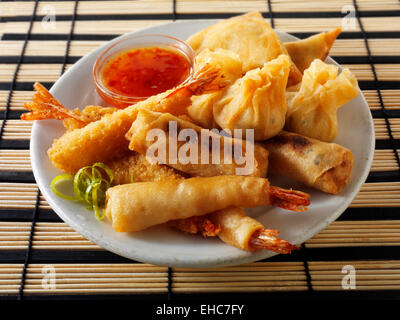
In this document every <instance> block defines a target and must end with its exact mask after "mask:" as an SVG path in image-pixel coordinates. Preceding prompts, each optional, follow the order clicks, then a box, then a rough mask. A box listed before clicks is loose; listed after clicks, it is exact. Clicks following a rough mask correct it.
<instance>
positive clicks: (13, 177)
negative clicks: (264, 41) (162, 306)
mask: <svg viewBox="0 0 400 320" xmlns="http://www.w3.org/2000/svg"><path fill="white" fill-rule="evenodd" d="M0 6H1V7H0V15H1V22H0V35H1V41H0V299H63V298H82V297H85V299H92V298H93V299H95V298H98V297H114V296H115V295H119V296H123V297H125V298H133V299H142V298H144V297H149V296H151V297H159V298H164V299H167V298H169V299H172V300H173V299H179V298H181V297H185V298H188V297H198V296H202V295H203V294H207V297H221V296H222V295H223V297H229V295H235V294H236V293H243V292H246V293H247V295H246V296H248V295H251V296H252V297H257V298H262V297H265V296H266V295H274V296H275V297H277V296H278V297H279V293H280V292H285V294H290V296H291V297H294V298H305V297H310V298H313V297H317V296H318V297H332V296H333V297H341V298H346V297H350V296H352V297H354V296H355V297H357V296H362V297H366V296H370V297H390V298H398V297H400V160H399V155H400V153H399V150H398V149H399V148H400V147H399V146H400V79H399V74H400V55H399V52H400V51H399V49H400V3H399V1H397V0H391V1H379V2H377V1H375V0H349V1H348V0H329V1H316V0H312V1H288V0H271V1H264V0H262V1H258V0H255V1H232V0H229V1H228V0H218V1H206V0H177V1H172V0H158V1H155V0H154V1H151V0H149V1H146V0H139V1H85V0H80V1H78V0H76V1H37V0H36V1H2V2H1V3H0ZM252 10H258V11H261V12H262V13H263V15H264V17H265V18H266V19H268V21H269V22H270V23H271V25H273V27H275V28H276V29H280V30H283V31H286V32H289V33H292V34H294V35H296V36H298V37H300V38H304V37H307V36H309V35H311V34H314V33H317V32H321V31H327V30H329V29H331V28H334V27H337V26H341V25H342V21H343V18H344V17H345V16H346V17H350V18H352V19H353V20H350V22H351V23H352V28H351V29H350V30H344V31H343V33H342V34H341V35H340V37H339V39H338V40H337V41H336V43H335V45H334V47H333V48H332V51H331V56H332V57H333V58H334V59H336V60H337V61H338V62H339V63H341V64H342V65H344V66H347V67H349V68H350V69H351V70H352V71H353V72H354V74H355V75H356V76H357V78H358V79H359V82H360V87H361V89H362V90H363V93H364V95H365V97H366V99H367V101H368V104H369V105H370V108H371V112H372V115H373V117H374V125H375V133H376V150H375V155H374V159H373V165H372V168H371V172H370V174H369V176H368V179H367V181H366V183H365V184H364V186H363V187H362V189H361V191H360V193H359V194H358V195H357V197H356V198H355V199H354V201H353V202H352V204H351V205H350V207H349V208H348V209H347V210H346V211H345V212H344V213H343V215H342V216H341V217H340V218H339V219H338V220H337V221H335V222H334V223H332V224H331V225H330V226H329V227H327V228H326V229H325V230H323V231H322V232H321V233H320V234H318V235H316V236H315V237H313V238H312V239H310V240H308V241H307V242H306V243H305V244H303V246H302V248H301V250H299V251H297V252H295V253H293V254H291V255H278V256H275V257H273V258H271V259H266V260H264V261H260V262H256V263H251V264H246V265H241V266H236V267H226V268H203V269H186V268H166V267H158V266H153V265H148V264H143V263H139V262H136V261H131V260H128V259H125V258H122V257H119V256H117V255H115V254H112V253H110V252H108V251H105V250H104V249H102V248H100V247H98V246H97V245H96V244H93V243H91V242H90V241H88V240H86V239H85V238H84V237H82V236H81V235H79V234H77V233H76V232H75V231H73V230H72V229H71V228H70V227H69V226H68V225H67V224H65V223H64V222H62V221H61V219H60V218H58V216H57V215H56V214H55V213H54V212H53V211H52V210H51V208H50V206H49V205H48V204H47V202H46V200H45V199H44V198H43V197H42V196H41V194H40V192H39V191H38V188H37V185H36V184H35V180H34V178H33V175H32V169H31V165H30V157H29V150H28V149H29V139H30V130H31V125H32V123H31V122H22V121H20V120H19V116H20V114H21V113H22V110H23V103H24V102H25V101H27V100H29V99H30V97H31V96H32V94H33V92H32V85H33V82H34V81H41V82H42V83H44V84H45V85H46V86H47V87H51V85H52V84H53V83H54V82H55V81H56V80H57V79H58V78H59V76H60V75H61V74H62V73H63V72H64V71H65V70H67V69H68V68H69V67H70V66H71V65H72V64H73V63H75V62H76V61H77V60H78V59H79V58H80V57H82V56H83V55H85V54H87V53H88V52H90V51H91V50H93V49H94V48H96V47H97V46H99V45H101V44H103V43H105V42H106V41H108V40H110V39H112V38H114V37H116V36H118V35H120V34H122V33H125V32H131V31H133V30H137V29H140V28H143V27H147V26H153V25H157V24H161V23H167V22H173V21H177V20H190V19H199V18H201V19H215V18H227V17H230V16H233V15H236V14H240V13H244V12H248V11H252ZM52 13H55V14H56V16H55V17H56V20H55V28H52V27H51V26H50V27H49V24H47V27H45V25H44V24H43V19H46V15H49V14H52ZM349 15H350V16H349ZM46 21H47V20H46ZM50 23H51V21H50ZM348 266H350V267H351V268H354V270H355V272H356V283H355V285H356V287H355V288H354V289H352V288H350V289H348V290H346V289H344V287H343V286H342V281H343V277H344V276H345V273H344V272H346V270H348V269H346V268H348ZM343 268H344V269H343ZM51 272H53V273H54V274H55V277H56V278H55V286H52V285H51V284H52V282H51V278H49V279H47V280H48V281H47V280H46V281H47V282H45V283H44V282H43V281H44V279H46V277H47V276H48V275H49V274H51ZM377 293H379V295H377ZM285 297H287V295H286V296H285Z"/></svg>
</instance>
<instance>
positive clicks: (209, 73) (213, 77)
mask: <svg viewBox="0 0 400 320" xmlns="http://www.w3.org/2000/svg"><path fill="white" fill-rule="evenodd" d="M227 85H228V82H227V81H226V80H225V79H224V75H223V74H222V73H221V68H220V67H219V66H218V65H215V66H212V65H210V64H205V65H204V66H203V67H202V68H200V69H199V70H197V71H196V72H195V74H194V75H193V78H192V79H191V80H190V81H189V82H188V83H186V84H184V85H182V86H180V87H178V88H177V89H176V90H173V91H172V92H171V93H170V94H168V95H167V96H166V97H164V99H166V98H169V97H171V96H172V95H175V94H177V93H178V92H179V93H180V94H183V95H186V96H188V97H191V96H197V95H202V94H206V93H211V92H214V91H218V90H221V89H223V88H224V87H226V86H227Z"/></svg>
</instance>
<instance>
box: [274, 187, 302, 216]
mask: <svg viewBox="0 0 400 320" xmlns="http://www.w3.org/2000/svg"><path fill="white" fill-rule="evenodd" d="M269 195H270V203H271V205H273V206H276V207H280V208H283V209H287V210H291V211H297V212H304V211H307V206H309V205H310V199H309V198H310V195H309V194H308V193H305V192H301V191H297V190H287V189H282V188H279V187H275V186H270V187H269Z"/></svg>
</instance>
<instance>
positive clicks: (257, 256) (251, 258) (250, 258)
mask: <svg viewBox="0 0 400 320" xmlns="http://www.w3.org/2000/svg"><path fill="white" fill-rule="evenodd" d="M221 20H223V19H193V20H181V21H177V22H168V23H162V24H157V25H152V26H148V27H145V28H140V29H137V30H135V31H133V32H129V33H125V34H123V35H120V36H118V37H116V38H113V39H111V40H110V41H107V42H106V43H104V44H103V45H101V46H99V47H97V48H95V49H93V50H92V51H91V52H89V53H87V54H86V55H85V56H83V57H82V58H81V59H79V60H78V61H77V62H76V63H75V64H74V65H73V66H72V67H71V68H69V70H67V72H65V73H64V74H63V75H62V76H61V77H60V78H58V79H57V81H56V82H55V83H54V84H53V86H52V87H51V89H50V92H52V91H54V90H57V88H58V86H59V85H60V83H62V79H64V77H67V76H68V73H69V72H74V69H75V68H76V67H79V64H78V63H84V61H85V60H86V59H90V56H91V55H92V54H94V52H96V51H99V52H101V51H102V50H104V48H105V47H107V46H109V45H110V44H112V43H114V42H116V41H119V40H121V39H122V38H124V37H125V36H128V35H132V34H135V33H140V32H144V31H146V30H151V29H153V28H155V27H160V26H161V27H162V26H165V25H172V24H175V25H177V24H187V23H192V22H196V23H208V24H209V25H211V24H213V23H216V22H218V21H221ZM274 31H275V32H277V33H278V34H284V35H286V36H289V37H292V38H293V39H298V38H297V37H295V36H293V35H291V34H289V33H286V32H284V31H280V30H276V29H274ZM325 61H327V62H329V63H333V64H335V65H337V66H339V67H341V66H340V65H339V64H338V63H337V62H336V61H335V60H333V59H332V58H330V57H329V56H328V57H327V59H326V60H325ZM359 96H360V98H361V100H362V102H363V103H364V104H365V105H366V106H367V107H368V109H369V105H368V103H367V101H366V99H365V97H364V95H363V93H362V91H361V89H359ZM369 111H370V110H369ZM368 120H369V121H368V123H369V124H370V126H371V129H372V130H371V135H370V144H369V146H368V147H369V153H368V160H367V162H366V165H365V167H364V170H363V172H362V174H361V175H360V179H359V180H358V181H357V182H356V186H355V188H354V189H353V190H352V191H351V192H350V195H349V196H348V197H347V198H346V199H345V200H344V201H343V203H342V205H341V206H339V207H338V208H337V209H336V210H335V211H334V212H332V214H331V215H330V216H329V217H328V218H326V219H325V220H324V221H323V222H321V223H318V224H317V225H315V226H314V227H312V228H311V229H309V230H307V236H306V237H305V238H306V239H305V240H304V241H303V242H301V243H304V242H305V241H307V240H308V239H310V238H312V237H313V236H314V235H315V234H317V233H319V232H320V231H322V230H323V229H324V228H326V227H327V226H328V225H330V224H331V223H332V222H333V221H335V220H336V219H337V218H338V217H339V216H340V215H341V214H342V213H343V212H344V211H345V210H346V209H347V208H348V207H349V205H350V204H351V202H352V201H353V200H354V198H355V197H356V195H357V194H358V192H359V190H360V188H361V186H362V185H363V184H364V182H365V181H366V179H367V177H368V174H369V172H370V170H371V165H372V161H373V155H374V150H375V130H374V126H373V117H372V114H371V112H369V118H368ZM37 131H38V121H34V123H33V125H32V131H31V136H30V156H31V165H32V172H33V175H34V177H35V181H36V184H37V185H38V187H39V189H40V192H41V193H42V194H43V196H44V198H45V199H46V201H47V202H48V203H49V205H50V207H51V208H52V210H53V211H54V212H55V213H56V214H57V215H58V216H59V217H60V218H61V219H62V220H63V221H64V222H66V223H67V224H68V225H69V226H70V227H71V228H73V229H74V230H75V231H76V232H77V233H79V234H81V235H83V236H84V237H85V238H87V239H88V240H90V241H92V242H94V243H95V244H97V245H99V246H101V247H102V248H104V249H105V250H108V251H111V252H113V253H115V254H117V255H119V256H122V257H125V258H127V259H130V260H135V261H139V262H143V263H151V264H155V265H159V266H167V267H189V268H196V267H197V268H201V267H225V266H234V265H240V264H244V263H251V262H255V261H258V260H261V259H266V258H270V257H272V256H275V255H277V253H275V252H272V251H269V250H263V251H259V252H256V253H251V254H248V255H245V256H243V257H241V258H236V259H233V260H232V259H228V258H227V259H226V260H218V259H217V261H214V262H212V261H209V260H210V258H207V259H206V260H205V261H201V260H196V261H194V260H191V261H187V260H181V259H179V261H176V260H174V259H173V258H169V259H167V260H165V261H160V260H158V259H157V258H154V257H153V256H151V255H147V256H143V257H142V256H140V257H137V256H135V257H134V256H133V255H127V252H125V251H124V250H122V249H120V248H119V247H114V246H113V245H111V244H110V243H107V242H106V241H104V239H103V238H98V237H96V236H95V235H93V234H92V233H90V232H89V231H86V230H85V229H81V228H80V227H79V222H77V221H75V220H74V219H72V217H70V216H69V215H68V214H64V212H63V210H62V209H61V208H59V206H58V205H57V204H55V202H54V201H53V198H52V196H50V195H49V194H48V192H47V191H48V188H47V187H46V186H45V185H43V181H42V180H41V178H40V173H39V172H38V170H39V169H38V167H36V165H34V163H36V161H37V155H36V154H35V153H34V152H33V151H34V150H35V149H36V144H37V141H36V139H34V136H35V135H36V134H37Z"/></svg>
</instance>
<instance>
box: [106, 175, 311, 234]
mask: <svg viewBox="0 0 400 320" xmlns="http://www.w3.org/2000/svg"><path fill="white" fill-rule="evenodd" d="M277 189H279V188H276V187H270V185H269V182H268V180H267V179H264V178H257V177H245V176H217V177H207V178H204V177H196V178H189V179H184V180H175V179H166V180H163V181H159V182H138V183H131V184H125V185H119V186H115V187H112V188H109V189H108V190H107V193H106V215H107V217H108V219H110V220H111V221H112V225H113V228H114V229H115V230H116V231H119V232H130V231H140V230H144V229H146V228H148V227H151V226H154V225H157V224H161V223H165V222H167V221H170V220H175V219H184V218H189V217H193V216H201V215H205V214H208V213H211V212H214V211H217V210H221V209H224V208H228V207H231V206H234V207H246V208H250V207H256V206H260V205H275V204H276V205H279V206H281V207H285V208H286V207H288V208H289V209H291V210H293V208H294V210H297V211H304V210H306V208H305V207H306V206H308V205H309V200H308V197H309V195H307V194H305V193H301V192H298V191H289V190H284V189H279V190H277ZM286 203H288V204H289V205H288V206H286ZM293 206H294V207H293Z"/></svg>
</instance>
